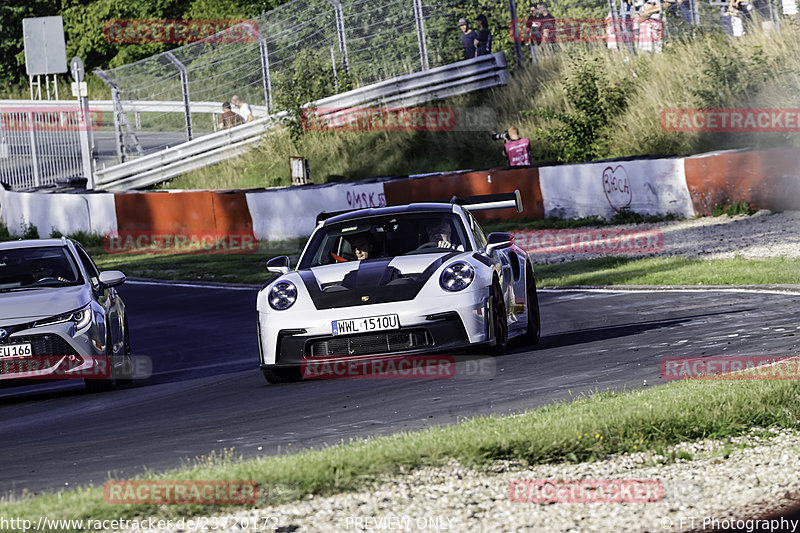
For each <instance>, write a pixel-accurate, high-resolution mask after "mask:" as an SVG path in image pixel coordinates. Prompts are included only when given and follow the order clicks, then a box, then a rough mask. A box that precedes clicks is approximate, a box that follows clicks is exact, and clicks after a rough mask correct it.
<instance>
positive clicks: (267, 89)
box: [258, 39, 272, 113]
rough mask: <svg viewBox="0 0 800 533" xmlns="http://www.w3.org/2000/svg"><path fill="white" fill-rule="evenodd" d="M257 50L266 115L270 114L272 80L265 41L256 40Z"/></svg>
mask: <svg viewBox="0 0 800 533" xmlns="http://www.w3.org/2000/svg"><path fill="white" fill-rule="evenodd" d="M258 49H259V50H260V51H261V83H262V84H263V85H264V103H265V104H266V106H267V113H272V80H271V79H270V77H269V48H267V41H266V40H264V39H259V40H258Z"/></svg>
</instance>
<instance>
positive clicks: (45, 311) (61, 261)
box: [0, 238, 132, 391]
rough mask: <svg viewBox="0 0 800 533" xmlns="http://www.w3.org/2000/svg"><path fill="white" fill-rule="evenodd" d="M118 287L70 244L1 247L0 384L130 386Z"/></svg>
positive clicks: (117, 275)
mask: <svg viewBox="0 0 800 533" xmlns="http://www.w3.org/2000/svg"><path fill="white" fill-rule="evenodd" d="M124 282H125V275H124V274H123V273H122V272H118V271H106V272H99V271H98V270H97V267H96V266H95V264H94V262H93V261H92V259H91V258H90V257H89V254H87V253H86V250H84V248H83V247H82V246H81V245H80V244H79V243H77V242H74V241H72V240H70V239H66V238H61V239H39V240H22V241H11V242H2V243H0V384H1V383H13V384H16V383H17V382H19V381H20V380H24V382H26V383H27V382H33V381H34V380H60V379H83V380H84V382H85V384H86V388H87V389H88V390H90V391H102V390H109V389H112V388H114V387H115V386H116V385H118V384H121V383H124V382H129V381H130V379H131V375H132V361H131V352H130V335H129V331H128V316H127V313H126V311H125V304H124V303H123V302H122V299H120V297H119V296H118V295H117V291H116V289H115V287H117V286H118V285H121V284H122V283H124Z"/></svg>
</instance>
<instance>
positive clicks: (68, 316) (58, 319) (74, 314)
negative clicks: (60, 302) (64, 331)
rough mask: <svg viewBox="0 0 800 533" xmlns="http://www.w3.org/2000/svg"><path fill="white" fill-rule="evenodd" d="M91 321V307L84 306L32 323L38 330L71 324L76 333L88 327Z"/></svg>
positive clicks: (88, 305)
mask: <svg viewBox="0 0 800 533" xmlns="http://www.w3.org/2000/svg"><path fill="white" fill-rule="evenodd" d="M91 321H92V305H91V304H86V305H85V306H83V307H81V308H80V309H77V310H75V311H70V312H69V313H63V314H61V315H56V316H51V317H49V318H43V319H42V320H37V321H36V322H34V324H33V327H35V328H38V327H42V326H52V325H53V324H62V323H64V322H72V326H73V328H74V329H73V331H78V330H80V329H83V328H85V327H86V326H88V325H89V322H91Z"/></svg>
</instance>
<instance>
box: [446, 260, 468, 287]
mask: <svg viewBox="0 0 800 533" xmlns="http://www.w3.org/2000/svg"><path fill="white" fill-rule="evenodd" d="M474 279H475V269H474V268H472V265H470V264H469V263H465V262H463V261H458V262H456V263H453V264H452V265H450V266H448V267H447V268H445V269H444V270H443V271H442V275H441V277H440V278H439V284H441V286H442V288H443V289H445V290H447V291H452V292H455V291H461V290H464V289H466V288H467V287H469V285H470V283H472V280H474Z"/></svg>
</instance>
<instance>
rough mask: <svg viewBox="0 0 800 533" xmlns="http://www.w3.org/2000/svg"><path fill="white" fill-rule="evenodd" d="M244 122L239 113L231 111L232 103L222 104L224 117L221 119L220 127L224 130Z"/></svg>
mask: <svg viewBox="0 0 800 533" xmlns="http://www.w3.org/2000/svg"><path fill="white" fill-rule="evenodd" d="M239 124H244V120H243V119H242V117H240V116H239V115H238V114H236V113H234V112H233V111H231V103H230V102H225V103H224V104H222V117H220V119H219V127H220V128H221V129H223V130H227V129H228V128H232V127H234V126H238V125H239Z"/></svg>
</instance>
